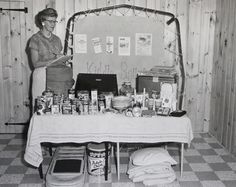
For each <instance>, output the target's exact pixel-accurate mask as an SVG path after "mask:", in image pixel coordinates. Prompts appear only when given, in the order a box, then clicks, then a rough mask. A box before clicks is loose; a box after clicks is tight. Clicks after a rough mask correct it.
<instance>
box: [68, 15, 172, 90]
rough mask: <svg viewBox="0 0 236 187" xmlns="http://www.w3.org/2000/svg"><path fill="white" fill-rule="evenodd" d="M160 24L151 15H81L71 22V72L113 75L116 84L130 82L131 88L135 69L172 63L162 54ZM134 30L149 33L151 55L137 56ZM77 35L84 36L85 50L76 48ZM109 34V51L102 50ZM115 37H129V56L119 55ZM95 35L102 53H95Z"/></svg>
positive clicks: (161, 26) (75, 73) (163, 52)
mask: <svg viewBox="0 0 236 187" xmlns="http://www.w3.org/2000/svg"><path fill="white" fill-rule="evenodd" d="M164 28H165V26H164V23H163V22H160V21H157V20H155V19H154V18H147V17H139V16H115V15H111V16H102V15H100V16H96V15H93V16H85V17H84V18H83V19H77V20H76V21H75V22H74V30H73V38H74V40H73V42H74V43H73V51H74V52H73V53H74V57H73V75H74V78H75V79H76V77H77V74H78V73H100V74H101V73H102V74H117V81H118V87H120V85H121V84H122V82H124V81H131V83H132V86H133V87H135V78H136V75H137V72H138V71H142V70H149V69H150V68H152V67H154V66H156V65H165V66H172V65H173V63H174V62H173V61H172V62H170V61H168V59H167V58H166V56H165V55H164V54H165V53H166V50H165V48H166V46H165V43H164V39H165V38H164ZM136 33H141V34H143V33H144V34H148V35H151V42H152V44H151V54H144V55H137V53H136ZM79 35H85V36H86V40H87V41H86V45H87V46H86V51H80V52H78V50H76V46H78V40H77V39H76V38H77V36H79ZM107 36H111V37H113V39H114V41H113V46H114V50H113V53H108V52H106V37H107ZM119 37H129V38H130V55H128V56H125V55H119V47H118V44H119V43H118V41H119ZM94 38H99V40H100V47H101V50H102V52H100V53H96V51H95V50H94V43H93V39H94Z"/></svg>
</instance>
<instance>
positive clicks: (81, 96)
mask: <svg viewBox="0 0 236 187" xmlns="http://www.w3.org/2000/svg"><path fill="white" fill-rule="evenodd" d="M77 98H78V99H79V100H80V101H86V100H89V92H88V91H87V90H81V91H78V93H77Z"/></svg>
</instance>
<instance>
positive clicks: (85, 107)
mask: <svg viewBox="0 0 236 187" xmlns="http://www.w3.org/2000/svg"><path fill="white" fill-rule="evenodd" d="M82 104H83V114H89V101H88V100H84V101H83V102H82Z"/></svg>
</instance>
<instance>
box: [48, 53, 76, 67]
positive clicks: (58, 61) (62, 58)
mask: <svg viewBox="0 0 236 187" xmlns="http://www.w3.org/2000/svg"><path fill="white" fill-rule="evenodd" d="M72 56H73V55H66V56H65V55H62V56H60V57H59V58H57V59H55V60H52V61H51V62H50V63H49V64H48V65H47V66H54V65H58V64H63V63H65V62H66V61H67V60H70V59H71V58H72Z"/></svg>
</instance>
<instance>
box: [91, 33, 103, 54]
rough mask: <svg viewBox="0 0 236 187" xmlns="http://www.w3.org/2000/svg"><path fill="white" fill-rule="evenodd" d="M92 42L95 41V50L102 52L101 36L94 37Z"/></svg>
mask: <svg viewBox="0 0 236 187" xmlns="http://www.w3.org/2000/svg"><path fill="white" fill-rule="evenodd" d="M92 42H93V48H94V52H95V53H96V54H97V53H101V52H102V45H101V39H100V38H99V37H96V38H92Z"/></svg>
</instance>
